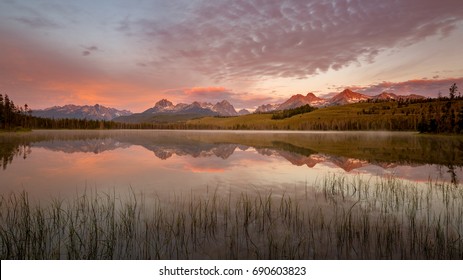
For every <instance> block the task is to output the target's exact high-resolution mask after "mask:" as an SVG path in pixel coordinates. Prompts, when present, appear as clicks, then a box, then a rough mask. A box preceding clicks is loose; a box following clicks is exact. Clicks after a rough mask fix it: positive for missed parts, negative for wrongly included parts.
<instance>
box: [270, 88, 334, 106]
mask: <svg viewBox="0 0 463 280" xmlns="http://www.w3.org/2000/svg"><path fill="white" fill-rule="evenodd" d="M324 103H325V100H324V99H322V98H320V97H317V96H315V94H313V93H311V92H309V93H307V95H306V96H304V95H302V94H295V95H293V96H291V98H289V99H288V100H287V101H285V102H284V103H282V104H281V105H280V106H278V108H277V110H286V109H293V108H297V107H301V106H304V105H310V106H314V107H316V106H322V105H324Z"/></svg>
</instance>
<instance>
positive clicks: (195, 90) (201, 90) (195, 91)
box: [185, 87, 229, 94]
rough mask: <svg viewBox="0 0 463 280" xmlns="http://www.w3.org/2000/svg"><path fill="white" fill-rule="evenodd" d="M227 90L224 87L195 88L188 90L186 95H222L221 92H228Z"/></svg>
mask: <svg viewBox="0 0 463 280" xmlns="http://www.w3.org/2000/svg"><path fill="white" fill-rule="evenodd" d="M227 91H229V90H227V89H226V88H224V87H193V88H190V89H186V90H185V93H186V94H201V93H213V92H217V93H221V92H227Z"/></svg>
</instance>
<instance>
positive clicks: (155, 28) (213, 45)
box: [120, 0, 463, 81]
mask: <svg viewBox="0 0 463 280" xmlns="http://www.w3.org/2000/svg"><path fill="white" fill-rule="evenodd" d="M462 19H463V5H461V3H460V2H459V0H442V1H431V0H427V1H423V0H409V1H383V0H372V1H360V0H353V1H342V0H340V1H280V0H268V1H260V0H250V1H244V0H242V1H200V2H199V3H198V4H197V5H196V6H195V8H194V9H193V10H191V13H190V16H188V17H186V18H182V19H181V20H178V21H176V22H168V23H163V22H159V21H157V20H155V19H149V18H148V19H146V18H145V19H143V20H138V21H132V22H131V23H130V24H129V23H128V22H127V21H124V22H122V23H121V27H120V28H121V29H122V31H124V32H126V31H127V30H126V29H127V26H129V25H130V27H134V23H135V25H137V26H138V29H139V30H138V33H139V34H140V33H141V34H143V39H144V40H146V41H148V42H151V43H152V45H153V47H155V49H156V52H157V53H162V54H163V57H161V58H159V61H158V64H160V65H162V64H163V63H172V62H174V63H176V64H178V65H183V67H188V68H191V69H193V70H195V71H198V72H200V73H202V74H204V75H207V76H208V77H210V78H212V79H214V80H216V81H221V80H233V79H236V78H243V77H297V78H301V77H307V76H311V75H315V74H317V73H320V72H325V71H327V70H329V69H334V70H339V69H342V68H343V67H346V66H348V65H350V64H352V63H369V62H372V61H374V59H375V57H376V56H377V55H378V54H379V53H381V52H382V51H384V50H386V49H392V48H397V47H399V48H400V47H403V46H408V45H412V44H415V43H417V42H420V41H422V40H424V39H425V38H427V37H429V36H434V35H440V36H441V37H445V36H447V35H448V34H449V33H450V32H451V31H452V30H453V29H455V28H456V26H457V24H458V23H459V22H461V20H462ZM131 30H132V29H131Z"/></svg>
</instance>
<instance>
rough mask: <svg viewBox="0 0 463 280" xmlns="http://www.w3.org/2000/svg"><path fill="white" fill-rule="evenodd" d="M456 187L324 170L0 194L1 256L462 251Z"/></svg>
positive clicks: (350, 255) (458, 255) (383, 255)
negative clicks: (259, 186)
mask: <svg viewBox="0 0 463 280" xmlns="http://www.w3.org/2000/svg"><path fill="white" fill-rule="evenodd" d="M462 234H463V188H461V187H460V186H455V185H452V184H446V183H436V182H428V183H427V184H426V185H417V184H409V183H405V182H403V181H401V180H398V179H395V178H392V177H390V178H382V179H370V180H367V179H363V178H361V177H356V178H353V179H348V178H346V177H342V176H336V175H332V176H327V177H325V178H324V179H323V180H320V182H319V183H316V185H315V186H303V187H300V188H296V189H295V190H293V191H291V192H290V191H286V192H283V193H273V192H270V191H269V192H256V191H249V192H243V193H240V194H233V193H229V194H220V193H219V192H218V191H217V190H216V191H215V192H208V193H207V194H201V195H198V194H193V193H192V194H190V195H187V196H185V195H173V196H171V198H170V199H165V198H160V197H154V198H151V197H148V196H146V195H143V194H135V193H134V192H133V191H132V190H131V191H129V192H128V194H127V196H125V197H121V196H120V195H116V194H115V193H112V194H106V193H98V192H87V193H84V194H80V195H77V196H76V197H75V198H73V199H65V200H58V199H53V200H51V201H50V202H48V203H44V202H43V201H42V202H36V201H33V200H32V199H30V198H29V197H28V194H27V193H25V192H22V193H12V194H8V195H2V196H1V197H0V257H1V259H463V240H462V238H461V235H462Z"/></svg>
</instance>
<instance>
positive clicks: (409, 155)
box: [0, 131, 463, 182]
mask: <svg viewBox="0 0 463 280" xmlns="http://www.w3.org/2000/svg"><path fill="white" fill-rule="evenodd" d="M0 144H1V145H0V157H1V158H0V159H1V161H0V164H1V166H2V168H3V169H6V168H7V166H8V165H11V164H12V162H13V160H14V159H16V158H21V157H22V158H24V159H26V158H27V156H28V155H29V154H30V153H31V152H32V151H33V150H34V149H36V148H42V149H46V150H49V151H53V152H64V153H94V154H99V153H104V152H107V151H112V150H116V149H127V148H129V147H131V146H141V147H143V148H145V149H147V150H149V151H151V152H153V154H154V156H155V157H157V158H159V159H162V160H169V158H171V157H173V156H174V155H175V156H188V157H192V158H206V157H217V158H221V159H224V160H228V159H229V158H230V157H231V156H232V155H233V154H234V153H235V152H236V151H237V149H238V150H240V151H247V150H249V149H251V150H253V151H254V150H255V151H256V152H257V153H258V154H260V155H263V156H271V157H279V158H284V159H285V160H287V161H288V162H290V163H291V164H293V165H296V166H303V165H305V166H307V167H309V168H313V167H315V166H316V165H317V164H320V163H325V164H331V165H334V166H336V167H339V168H341V169H343V170H345V171H346V172H351V171H353V170H356V169H360V168H364V167H368V166H378V167H381V168H382V169H390V168H395V167H397V166H400V165H407V166H418V165H426V164H435V165H438V166H444V167H446V168H448V170H449V171H448V172H449V173H451V175H452V181H455V182H456V181H457V179H456V172H455V167H459V166H463V142H462V140H461V139H459V138H453V137H417V136H416V135H413V134H393V133H389V134H387V133H386V134H384V133H383V134H376V136H375V134H363V135H362V134H361V133H356V134H353V133H345V134H342V133H337V134H334V133H333V134H329V133H318V134H317V133H311V134H310V133H309V134H297V133H288V134H285V133H254V134H253V133H248V134H240V133H220V132H169V131H107V132H104V131H103V132H102V131H93V132H92V131H90V132H89V131H65V132H57V131H52V132H47V131H37V132H33V133H30V134H24V135H20V136H18V135H15V136H7V135H2V136H0Z"/></svg>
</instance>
